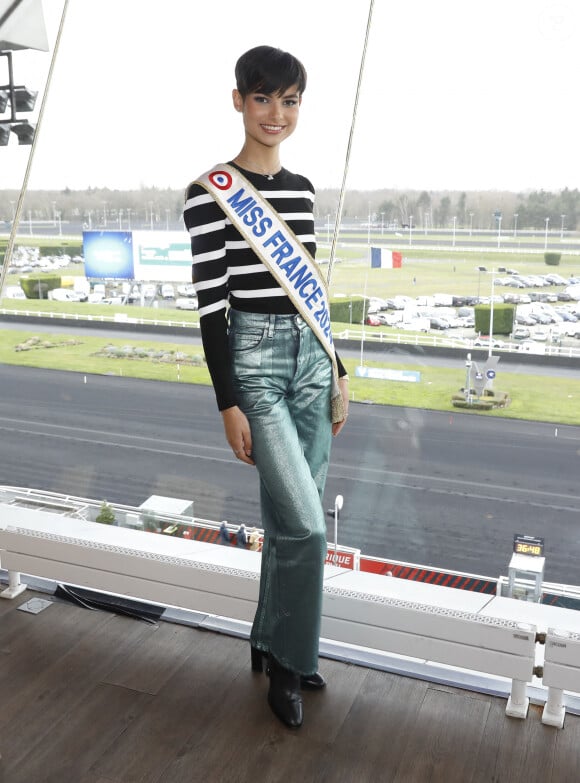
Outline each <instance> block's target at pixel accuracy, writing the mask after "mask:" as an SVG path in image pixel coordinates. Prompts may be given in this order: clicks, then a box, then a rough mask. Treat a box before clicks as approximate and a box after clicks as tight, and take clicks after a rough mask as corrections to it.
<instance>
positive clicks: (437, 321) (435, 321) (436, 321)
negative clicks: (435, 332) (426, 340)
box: [430, 318, 450, 329]
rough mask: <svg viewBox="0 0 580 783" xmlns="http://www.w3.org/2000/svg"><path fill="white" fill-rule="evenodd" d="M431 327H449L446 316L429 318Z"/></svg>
mask: <svg viewBox="0 0 580 783" xmlns="http://www.w3.org/2000/svg"><path fill="white" fill-rule="evenodd" d="M430 323H431V329H449V327H450V323H449V321H448V320H447V319H446V318H431V320H430Z"/></svg>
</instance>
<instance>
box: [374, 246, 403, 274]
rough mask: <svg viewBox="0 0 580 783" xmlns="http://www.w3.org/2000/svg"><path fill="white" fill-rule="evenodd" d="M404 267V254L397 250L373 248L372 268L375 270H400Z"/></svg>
mask: <svg viewBox="0 0 580 783" xmlns="http://www.w3.org/2000/svg"><path fill="white" fill-rule="evenodd" d="M402 265H403V254H402V253H399V252H398V251H397V250H386V249H385V248H384V247H371V267H372V268H373V269H400V268H401V267H402Z"/></svg>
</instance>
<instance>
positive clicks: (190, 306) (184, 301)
mask: <svg viewBox="0 0 580 783" xmlns="http://www.w3.org/2000/svg"><path fill="white" fill-rule="evenodd" d="M175 308H176V309H177V310H197V299H193V298H190V297H188V296H180V297H178V298H177V299H176V300H175Z"/></svg>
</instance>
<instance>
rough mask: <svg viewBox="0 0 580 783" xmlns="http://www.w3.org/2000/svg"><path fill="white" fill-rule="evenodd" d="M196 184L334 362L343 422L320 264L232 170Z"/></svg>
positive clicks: (224, 168) (335, 397)
mask: <svg viewBox="0 0 580 783" xmlns="http://www.w3.org/2000/svg"><path fill="white" fill-rule="evenodd" d="M196 182H198V183H199V184H200V185H201V186H202V187H203V188H205V190H207V191H208V193H210V194H211V195H212V196H213V198H214V199H215V201H216V202H217V204H219V206H220V207H221V208H222V210H223V211H224V212H225V214H226V215H227V216H228V218H229V219H230V221H231V222H232V224H233V225H234V226H235V227H236V228H237V229H238V231H239V232H240V234H241V235H242V236H243V237H244V239H245V240H246V241H247V242H248V244H249V245H250V247H251V248H252V250H253V251H254V253H255V254H256V255H257V256H258V258H260V259H261V260H262V261H263V263H264V264H265V265H266V267H267V268H268V270H269V271H270V272H271V274H272V276H273V277H274V278H275V280H276V281H277V282H278V284H279V285H280V286H281V288H283V289H284V291H285V292H286V294H287V295H288V297H289V299H290V301H291V302H292V304H293V305H294V306H295V307H296V309H297V310H298V312H299V314H300V315H301V316H302V318H304V320H305V321H306V323H307V324H308V325H309V326H310V328H311V329H312V331H313V332H314V334H315V335H316V337H317V338H318V340H319V341H320V343H321V345H322V346H323V347H324V349H325V350H326V352H327V353H328V355H329V356H330V358H331V360H332V366H333V373H332V376H333V391H332V401H333V406H332V407H333V411H332V420H333V422H337V421H342V419H343V418H344V411H342V415H341V411H340V410H339V406H341V405H342V397H341V395H340V390H339V388H338V382H337V379H338V371H337V365H336V354H335V350H334V343H333V340H332V331H331V328H330V308H329V303H328V292H327V288H326V282H325V280H324V278H323V277H322V275H321V274H320V270H319V269H318V266H317V264H316V262H315V261H314V259H313V258H312V256H311V255H310V253H309V252H308V250H307V249H306V248H305V247H304V245H303V244H302V243H301V242H300V240H299V239H298V238H297V237H296V235H295V234H294V232H293V231H292V229H291V228H290V227H289V226H288V225H287V223H286V222H285V221H284V220H283V219H282V218H281V217H280V215H279V214H278V212H277V211H276V210H275V209H274V208H273V207H272V205H271V204H269V203H268V202H267V201H266V199H264V198H263V197H262V196H261V195H260V193H258V191H257V190H256V189H255V187H254V186H253V185H252V184H251V182H249V181H248V180H247V179H246V177H244V176H243V174H240V172H239V171H238V170H237V169H235V168H233V166H228V165H227V164H225V163H224V164H219V165H217V166H215V167H214V168H212V169H210V170H209V171H207V172H206V173H205V174H203V175H202V176H201V177H199V178H198V179H197V180H196ZM337 417H340V418H337Z"/></svg>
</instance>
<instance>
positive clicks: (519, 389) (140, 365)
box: [0, 330, 580, 425]
mask: <svg viewBox="0 0 580 783" xmlns="http://www.w3.org/2000/svg"><path fill="white" fill-rule="evenodd" d="M71 331H72V330H71ZM31 338H37V340H38V343H37V346H36V347H33V348H31V349H30V350H17V346H22V345H23V344H25V343H26V342H27V341H29V340H30V339H31ZM107 345H112V346H117V347H118V348H119V349H123V348H124V347H125V348H127V349H129V348H131V349H136V348H139V349H142V351H143V352H144V351H145V350H147V349H154V350H155V351H156V352H157V353H159V352H162V351H166V352H168V353H169V352H171V351H173V352H174V353H175V352H185V353H186V354H188V356H189V357H190V358H191V359H193V360H194V361H197V362H200V361H201V349H200V348H197V347H196V346H192V348H191V349H188V348H187V346H184V345H183V344H180V345H176V344H173V343H171V341H169V340H168V341H167V342H158V341H157V340H149V341H148V340H147V339H143V340H138V341H135V340H130V341H129V340H109V339H107V337H106V335H102V336H89V337H87V336H85V335H78V336H77V337H76V338H75V337H74V334H67V335H62V334H45V333H38V332H34V331H33V330H22V331H16V330H15V331H13V330H0V364H2V363H4V364H11V365H19V366H24V367H43V368H47V369H55V370H69V371H73V372H78V373H84V374H99V375H105V374H107V375H119V376H125V377H132V378H143V379H150V380H160V381H172V382H180V383H196V384H204V385H210V378H209V373H208V371H207V369H206V368H205V365H202V366H191V365H189V364H188V363H187V362H185V361H181V362H179V363H177V362H171V363H167V362H164V361H158V360H152V359H126V358H110V357H107V356H103V355H100V354H101V353H102V351H103V349H104V348H105V346H107ZM357 364H358V362H357V361H356V360H354V359H352V360H349V359H347V360H346V361H345V365H346V367H347V370H348V372H349V374H350V377H351V381H350V390H351V398H352V399H353V400H354V401H356V402H372V403H375V404H381V405H400V406H406V407H409V408H423V409H428V410H439V411H448V412H449V413H450V414H451V413H453V414H455V413H457V414H460V413H464V412H463V411H459V410H458V409H456V408H454V407H453V406H452V404H451V395H452V394H454V393H456V392H457V391H458V389H459V388H460V387H461V386H462V385H463V382H464V379H465V366H464V363H463V362H462V361H459V360H458V362H457V369H445V368H434V367H430V366H428V365H425V366H421V367H418V366H417V365H414V364H413V365H406V364H404V363H378V362H365V364H366V365H367V366H369V367H387V368H390V369H396V370H415V371H417V370H418V371H420V373H421V380H420V382H419V383H408V382H393V381H382V380H371V379H364V378H357V377H356V376H355V366H356V365H357ZM495 388H496V389H497V390H502V391H506V392H508V394H509V396H510V399H511V404H510V405H509V407H508V408H506V409H501V410H500V409H498V410H494V411H487V412H481V411H468V412H465V414H464V415H476V416H494V417H500V418H510V419H511V418H518V419H530V420H535V421H546V422H554V423H556V424H574V425H580V404H579V402H580V385H579V383H578V382H577V381H573V380H567V379H562V378H554V377H547V376H531V375H518V374H517V373H510V372H503V371H502V370H501V368H500V370H499V372H498V377H497V380H496V383H495Z"/></svg>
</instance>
